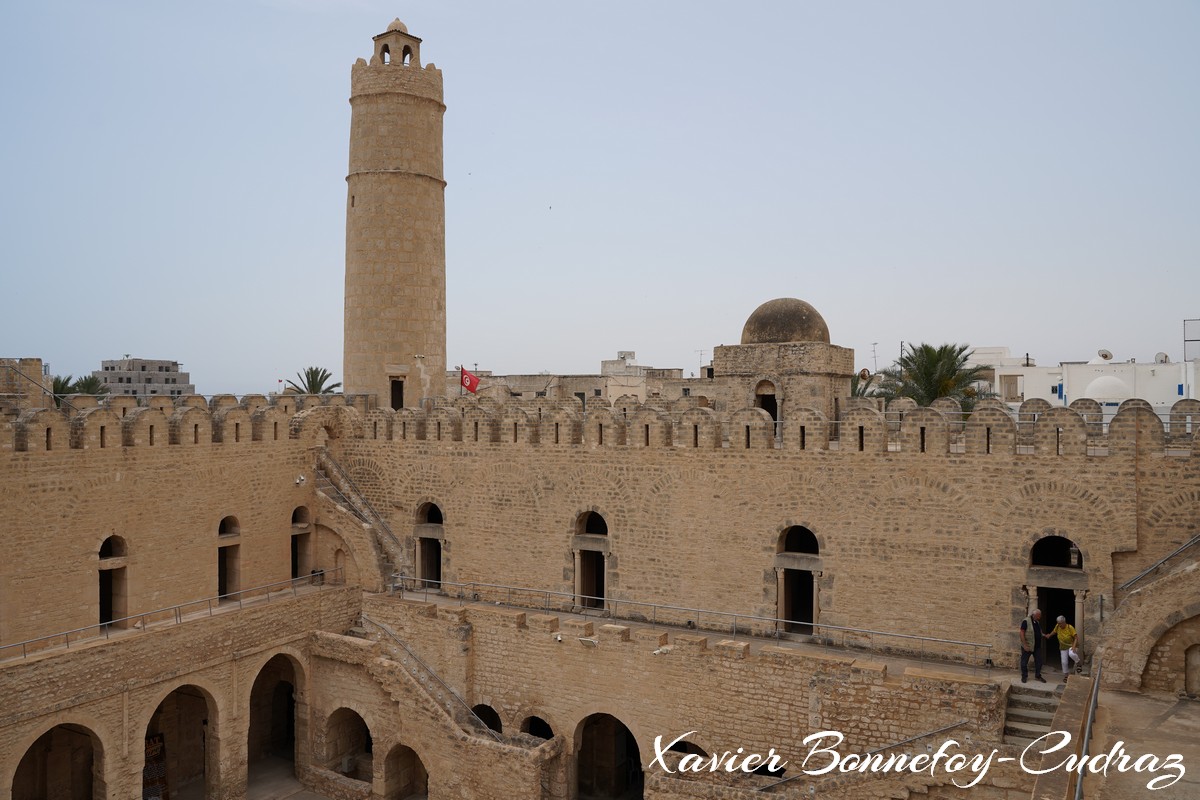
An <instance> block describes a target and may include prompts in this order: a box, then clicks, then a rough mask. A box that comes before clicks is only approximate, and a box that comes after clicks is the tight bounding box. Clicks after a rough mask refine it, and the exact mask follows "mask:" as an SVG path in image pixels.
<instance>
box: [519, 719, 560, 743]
mask: <svg viewBox="0 0 1200 800" xmlns="http://www.w3.org/2000/svg"><path fill="white" fill-rule="evenodd" d="M521 733H528V734H529V735H530V736H536V737H537V738H539V739H553V738H554V729H553V728H551V727H550V723H549V722H546V720H544V719H542V718H541V717H526V718H525V721H524V722H522V723H521Z"/></svg>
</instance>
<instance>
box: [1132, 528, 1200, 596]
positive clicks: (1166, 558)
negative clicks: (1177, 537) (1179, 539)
mask: <svg viewBox="0 0 1200 800" xmlns="http://www.w3.org/2000/svg"><path fill="white" fill-rule="evenodd" d="M1197 543H1200V534H1197V535H1195V536H1193V537H1192V538H1191V539H1189V540H1188V541H1186V542H1184V543H1183V544H1182V545H1180V546H1179V547H1177V548H1176V549H1174V550H1172V551H1171V552H1170V553H1168V554H1167V555H1165V556H1163V557H1162V558H1160V559H1159V560H1158V561H1155V562H1154V563H1153V564H1151V565H1150V566H1148V567H1146V568H1145V569H1144V570H1142V571H1141V572H1139V573H1138V574H1137V575H1134V576H1133V577H1132V578H1130V579H1129V580H1127V581H1125V582H1124V583H1122V584H1121V585H1120V587H1118V588H1120V589H1128V588H1129V587H1130V586H1133V585H1134V584H1135V583H1137V582H1138V581H1140V580H1141V579H1142V578H1144V577H1146V576H1147V575H1149V574H1150V573H1151V572H1154V570H1156V569H1158V568H1159V567H1161V566H1162V565H1163V564H1165V563H1167V562H1168V561H1170V560H1171V559H1172V558H1174V557H1175V556H1177V555H1179V554H1180V553H1182V552H1183V551H1184V550H1187V549H1188V548H1189V547H1192V546H1193V545H1195V544H1197Z"/></svg>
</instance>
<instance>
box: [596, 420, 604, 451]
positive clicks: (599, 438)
mask: <svg viewBox="0 0 1200 800" xmlns="http://www.w3.org/2000/svg"><path fill="white" fill-rule="evenodd" d="M596 444H599V445H601V446H603V444H604V423H603V422H601V423H598V424H597V425H596Z"/></svg>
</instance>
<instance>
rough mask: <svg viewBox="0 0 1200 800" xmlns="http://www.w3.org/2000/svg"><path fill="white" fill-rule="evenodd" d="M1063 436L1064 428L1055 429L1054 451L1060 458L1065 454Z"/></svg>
mask: <svg viewBox="0 0 1200 800" xmlns="http://www.w3.org/2000/svg"><path fill="white" fill-rule="evenodd" d="M1062 434H1063V429H1062V428H1055V429H1054V451H1055V452H1056V453H1057V454H1058V455H1060V456H1061V455H1062V454H1063V444H1062Z"/></svg>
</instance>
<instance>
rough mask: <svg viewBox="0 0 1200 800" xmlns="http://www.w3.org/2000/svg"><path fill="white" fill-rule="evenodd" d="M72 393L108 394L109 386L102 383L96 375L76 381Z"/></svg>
mask: <svg viewBox="0 0 1200 800" xmlns="http://www.w3.org/2000/svg"><path fill="white" fill-rule="evenodd" d="M71 391H72V392H73V393H75V394H107V393H108V386H107V385H105V384H103V383H101V382H100V379H99V378H97V377H96V376H95V375H87V376H85V377H83V378H80V379H79V380H77V381H75V385H74V386H72V387H71Z"/></svg>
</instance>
